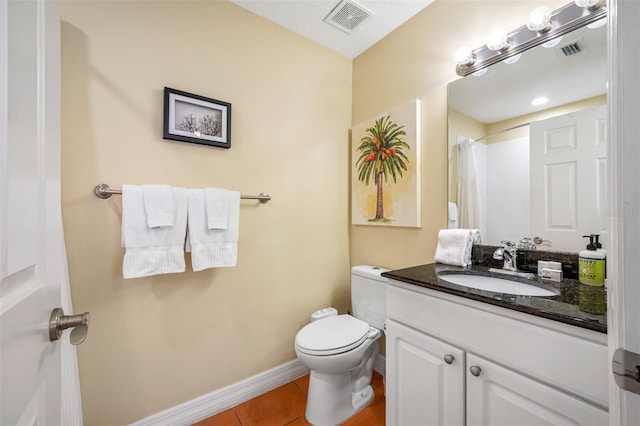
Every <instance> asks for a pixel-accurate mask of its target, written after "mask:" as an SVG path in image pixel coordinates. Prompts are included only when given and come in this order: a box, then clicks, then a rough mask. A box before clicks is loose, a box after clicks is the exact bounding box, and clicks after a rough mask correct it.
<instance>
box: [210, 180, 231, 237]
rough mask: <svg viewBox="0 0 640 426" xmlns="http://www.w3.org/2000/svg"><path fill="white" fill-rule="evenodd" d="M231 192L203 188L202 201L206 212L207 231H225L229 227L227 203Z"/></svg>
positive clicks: (229, 200)
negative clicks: (203, 200)
mask: <svg viewBox="0 0 640 426" xmlns="http://www.w3.org/2000/svg"><path fill="white" fill-rule="evenodd" d="M232 198H234V199H235V196H233V191H228V190H226V189H221V188H205V189H204V199H205V205H206V210H207V229H227V227H228V226H229V203H230V202H231V200H232Z"/></svg>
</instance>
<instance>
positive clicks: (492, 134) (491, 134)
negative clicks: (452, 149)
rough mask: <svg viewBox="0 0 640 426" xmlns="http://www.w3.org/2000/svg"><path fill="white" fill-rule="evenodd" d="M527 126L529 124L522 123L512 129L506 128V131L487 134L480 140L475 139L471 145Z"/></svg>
mask: <svg viewBox="0 0 640 426" xmlns="http://www.w3.org/2000/svg"><path fill="white" fill-rule="evenodd" d="M529 124H531V123H522V124H518V125H517V126H513V127H509V128H506V129H502V130H498V131H497V132H493V133H489V134H488V135H485V136H483V137H481V138H478V139H475V140H474V141H473V143H476V142H479V141H481V140H483V139H486V138H490V137H491V136H496V135H499V134H500V133H504V132H508V131H510V130H515V129H519V128H520V127H524V126H528V125H529Z"/></svg>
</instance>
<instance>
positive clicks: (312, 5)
mask: <svg viewBox="0 0 640 426" xmlns="http://www.w3.org/2000/svg"><path fill="white" fill-rule="evenodd" d="M230 1H231V2H232V3H235V4H237V5H238V6H240V7H242V8H244V9H247V10H248V11H250V12H253V13H255V14H256V15H259V16H261V17H263V18H265V19H268V20H269V21H272V22H274V23H276V24H278V25H281V26H283V27H285V28H287V29H289V30H291V31H293V32H295V33H297V34H300V35H301V36H304V37H306V38H308V39H310V40H312V41H314V42H316V43H318V44H321V45H322V46H325V47H327V48H329V49H331V50H334V51H336V52H338V53H340V54H342V55H344V56H346V57H347V58H350V59H353V58H355V57H356V56H358V55H359V54H361V53H362V52H364V51H365V50H367V49H368V48H369V47H371V46H373V45H374V44H375V43H377V42H378V41H379V40H380V39H382V38H384V37H385V36H386V35H387V34H389V33H390V32H392V31H393V30H394V29H396V28H397V27H399V26H400V25H402V24H403V23H404V22H406V21H407V20H409V19H410V18H411V17H413V16H414V15H415V14H416V13H418V12H420V11H421V10H422V9H424V8H425V7H427V6H428V5H429V4H431V3H432V2H433V0H393V1H391V0H230ZM345 3H349V5H346V4H345ZM344 6H347V8H345V9H344V10H353V7H356V8H359V9H361V10H363V11H365V12H368V13H369V16H368V17H366V18H365V19H363V20H362V21H361V22H360V24H359V25H357V26H356V27H355V28H354V29H353V30H352V31H351V32H350V33H347V32H345V31H344V30H346V31H348V28H344V30H341V29H338V28H336V27H335V26H332V25H330V24H328V23H327V22H325V21H324V20H325V18H326V17H327V16H328V15H330V14H332V12H334V11H335V12H337V11H338V10H339V9H343V8H344ZM356 16H357V15H356ZM346 19H350V18H349V17H347V18H346ZM348 22H353V21H348Z"/></svg>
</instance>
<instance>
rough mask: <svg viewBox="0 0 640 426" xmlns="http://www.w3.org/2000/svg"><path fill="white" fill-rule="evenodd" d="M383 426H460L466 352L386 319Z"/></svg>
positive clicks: (462, 408) (462, 418) (462, 412)
mask: <svg viewBox="0 0 640 426" xmlns="http://www.w3.org/2000/svg"><path fill="white" fill-rule="evenodd" d="M386 338H387V348H389V349H390V350H388V351H387V370H386V375H385V379H386V383H385V394H386V398H387V414H386V417H387V418H386V423H387V425H390V426H402V425H406V426H410V425H421V426H429V425H433V426H439V425H447V426H456V425H463V424H464V352H463V351H462V350H460V349H458V348H456V347H454V346H451V345H448V344H446V343H444V342H442V341H440V340H438V339H434V338H432V337H430V336H427V335H426V334H424V333H420V332H418V331H416V330H414V329H412V328H409V327H405V326H403V325H401V324H398V323H397V322H395V321H393V320H387V328H386Z"/></svg>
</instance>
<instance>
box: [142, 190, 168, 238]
mask: <svg viewBox="0 0 640 426" xmlns="http://www.w3.org/2000/svg"><path fill="white" fill-rule="evenodd" d="M142 198H143V200H144V210H145V211H146V213H147V226H149V228H160V227H162V226H173V224H174V222H175V210H176V208H175V201H174V199H173V189H171V187H170V186H169V185H142Z"/></svg>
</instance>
